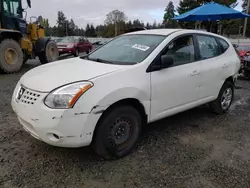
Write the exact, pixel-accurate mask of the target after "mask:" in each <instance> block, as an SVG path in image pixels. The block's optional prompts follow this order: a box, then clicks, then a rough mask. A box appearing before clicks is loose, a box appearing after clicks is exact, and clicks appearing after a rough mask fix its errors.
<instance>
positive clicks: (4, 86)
mask: <svg viewBox="0 0 250 188" xmlns="http://www.w3.org/2000/svg"><path fill="white" fill-rule="evenodd" d="M36 65H37V64H36V63H33V64H27V65H25V67H24V69H22V71H21V72H20V73H17V74H12V75H0V187H3V188H15V187H25V188H35V187H41V188H47V187H48V188H51V187H59V188H62V187H69V188H78V187H79V188H89V187H90V188H92V187H96V188H106V187H107V188H113V187H117V188H118V187H128V188H132V187H141V188H148V187H153V188H154V187H167V188H168V187H170V188H172V187H173V188H179V187H180V188H182V187H183V188H184V187H185V188H202V187H205V188H215V187H216V188H217V187H218V188H248V187H250V81H239V82H238V85H239V86H240V87H241V88H240V89H237V90H236V94H235V101H234V103H233V105H232V107H231V109H230V111H229V112H228V113H227V114H225V115H221V116H218V115H215V114H213V113H211V112H210V111H209V109H208V108H207V107H205V106H203V107H199V108H196V109H193V110H190V111H188V112H184V113H181V114H178V115H176V116H173V117H170V118H167V119H164V120H161V121H158V122H156V123H153V124H150V125H147V126H146V127H145V128H144V130H143V133H142V136H141V139H140V142H139V144H138V146H137V148H136V149H135V150H134V151H133V153H132V154H130V155H129V156H127V157H125V158H123V159H120V160H116V161H102V160H100V159H99V157H97V156H96V155H95V154H94V153H93V152H92V150H91V148H89V147H86V148H79V149H65V148H56V147H52V146H49V145H47V144H45V143H42V142H40V141H38V140H36V139H34V138H33V137H31V136H30V135H28V133H26V132H25V131H24V130H23V128H22V127H21V125H20V124H19V123H18V120H17V118H16V115H15V114H14V113H13V111H12V109H11V106H10V100H11V95H12V92H13V89H14V87H15V85H16V83H17V81H18V80H19V78H20V77H21V75H22V74H23V73H25V72H26V71H27V70H29V69H31V68H33V67H34V66H36Z"/></svg>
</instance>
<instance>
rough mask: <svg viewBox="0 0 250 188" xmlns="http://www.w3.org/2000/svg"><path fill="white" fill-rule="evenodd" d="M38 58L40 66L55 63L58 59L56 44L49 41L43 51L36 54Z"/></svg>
mask: <svg viewBox="0 0 250 188" xmlns="http://www.w3.org/2000/svg"><path fill="white" fill-rule="evenodd" d="M38 57H39V60H40V61H41V63H42V64H46V63H50V62H53V61H57V60H58V58H59V52H58V48H57V44H56V43H55V42H54V41H52V40H50V41H49V42H48V43H47V44H46V47H45V49H44V51H42V52H40V53H39V54H38Z"/></svg>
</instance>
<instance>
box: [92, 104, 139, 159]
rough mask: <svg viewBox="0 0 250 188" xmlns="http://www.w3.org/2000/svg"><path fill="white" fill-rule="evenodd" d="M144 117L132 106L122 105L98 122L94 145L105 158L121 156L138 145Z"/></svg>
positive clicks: (97, 151)
mask: <svg viewBox="0 0 250 188" xmlns="http://www.w3.org/2000/svg"><path fill="white" fill-rule="evenodd" d="M141 125H142V118H141V116H140V114H139V112H138V111H137V110H136V109H135V108H133V107H131V106H120V107H116V108H114V109H112V110H111V111H109V112H107V114H104V117H103V118H102V119H101V121H100V122H99V123H98V125H97V127H96V130H95V135H94V140H93V143H92V147H93V149H94V151H95V152H96V153H97V154H98V155H100V156H101V157H103V158H105V159H115V158H120V157H123V156H125V155H127V154H128V153H130V152H131V150H132V149H133V148H134V146H135V145H136V143H137V141H138V138H139V135H140V132H141Z"/></svg>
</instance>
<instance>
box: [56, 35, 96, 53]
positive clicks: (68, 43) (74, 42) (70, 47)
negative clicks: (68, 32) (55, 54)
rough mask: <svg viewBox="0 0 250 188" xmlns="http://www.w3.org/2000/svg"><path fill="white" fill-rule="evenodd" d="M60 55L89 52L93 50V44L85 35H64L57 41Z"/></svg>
mask: <svg viewBox="0 0 250 188" xmlns="http://www.w3.org/2000/svg"><path fill="white" fill-rule="evenodd" d="M57 47H58V50H59V55H62V54H72V55H74V56H75V57H77V56H79V54H80V53H81V52H86V53H87V54H88V53H89V52H90V51H91V50H92V44H91V43H90V42H89V41H88V40H87V39H86V38H84V37H64V38H63V39H62V40H60V41H59V42H58V43H57Z"/></svg>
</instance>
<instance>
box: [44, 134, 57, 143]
mask: <svg viewBox="0 0 250 188" xmlns="http://www.w3.org/2000/svg"><path fill="white" fill-rule="evenodd" d="M47 136H48V138H49V139H50V140H51V141H53V142H57V141H59V140H60V137H59V136H58V135H57V134H55V133H48V134H47Z"/></svg>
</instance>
